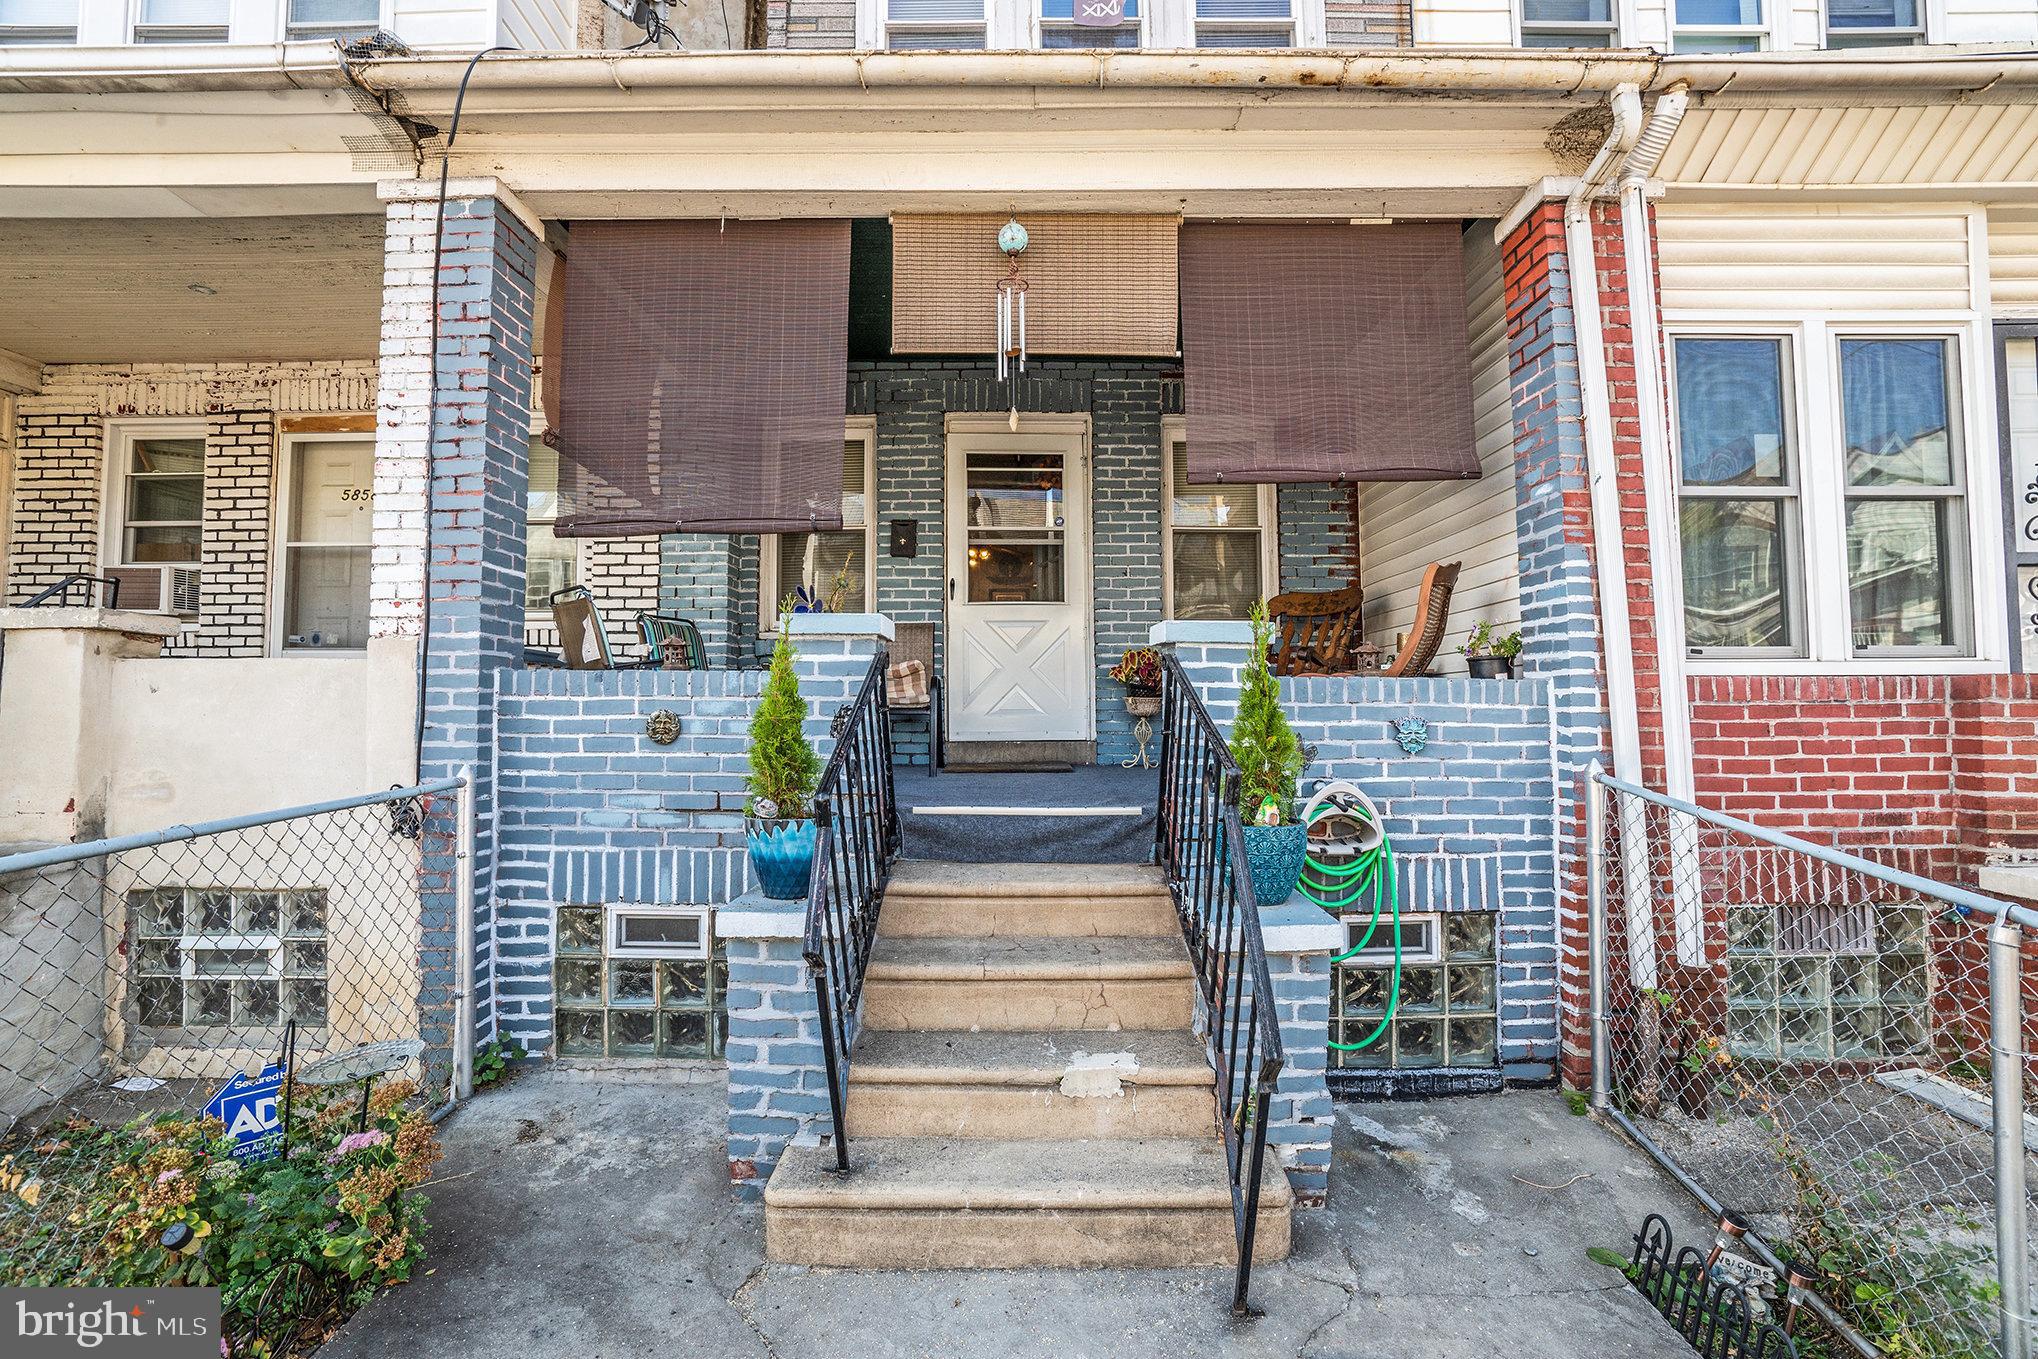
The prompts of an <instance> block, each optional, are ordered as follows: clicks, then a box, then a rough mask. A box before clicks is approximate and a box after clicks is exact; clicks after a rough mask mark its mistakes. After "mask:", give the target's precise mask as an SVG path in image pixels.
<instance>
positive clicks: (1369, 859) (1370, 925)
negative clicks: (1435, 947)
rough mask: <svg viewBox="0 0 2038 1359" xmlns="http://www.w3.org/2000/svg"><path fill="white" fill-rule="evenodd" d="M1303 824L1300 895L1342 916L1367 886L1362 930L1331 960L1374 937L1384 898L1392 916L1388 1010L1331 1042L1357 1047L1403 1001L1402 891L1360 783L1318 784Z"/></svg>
mask: <svg viewBox="0 0 2038 1359" xmlns="http://www.w3.org/2000/svg"><path fill="white" fill-rule="evenodd" d="M1302 824H1303V825H1304V826H1307V827H1308V828H1309V829H1308V836H1309V849H1308V854H1307V856H1306V857H1305V858H1304V860H1303V863H1302V879H1301V882H1300V883H1299V884H1298V886H1299V887H1300V889H1301V892H1302V895H1303V896H1305V897H1307V898H1308V899H1309V900H1310V901H1313V902H1315V903H1316V904H1317V905H1318V906H1320V907H1322V908H1323V909H1324V910H1326V911H1328V912H1330V913H1331V914H1332V915H1334V916H1338V917H1339V919H1342V918H1343V917H1342V915H1341V914H1340V913H1341V912H1343V911H1345V910H1347V909H1349V908H1350V907H1351V906H1352V905H1353V903H1355V902H1357V901H1358V900H1359V899H1360V898H1361V897H1363V896H1365V895H1366V894H1367V893H1368V892H1369V891H1370V892H1371V894H1372V898H1373V916H1372V919H1371V920H1370V921H1368V922H1367V924H1366V929H1365V932H1364V933H1363V934H1361V935H1360V936H1359V939H1358V941H1357V942H1356V943H1354V944H1353V945H1352V946H1351V947H1350V948H1348V949H1346V950H1345V951H1344V952H1342V953H1338V954H1334V955H1333V956H1332V957H1331V960H1330V961H1331V962H1332V963H1333V964H1336V963H1341V962H1344V961H1345V960H1347V959H1349V958H1352V957H1354V956H1356V955H1357V954H1359V953H1361V952H1363V951H1364V950H1365V948H1366V946H1367V945H1368V944H1370V943H1372V941H1373V935H1374V934H1375V933H1376V932H1377V931H1378V930H1379V928H1380V909H1381V906H1382V905H1383V904H1384V905H1385V906H1386V908H1387V910H1388V911H1389V912H1390V913H1391V914H1392V917H1393V925H1392V937H1393V941H1394V964H1393V970H1392V972H1391V974H1390V976H1389V979H1388V985H1387V1010H1386V1013H1385V1014H1383V1015H1382V1016H1381V1017H1380V1023H1379V1026H1378V1027H1377V1028H1375V1029H1374V1030H1373V1031H1372V1032H1371V1033H1369V1034H1367V1035H1366V1036H1365V1037H1364V1038H1362V1039H1360V1040H1359V1041H1358V1042H1356V1043H1338V1042H1332V1043H1330V1044H1329V1046H1330V1047H1331V1048H1333V1049H1334V1050H1336V1051H1338V1052H1358V1051H1360V1050H1361V1049H1363V1048H1368V1047H1371V1046H1372V1045H1373V1044H1374V1043H1376V1042H1378V1041H1379V1040H1380V1037H1381V1036H1382V1035H1383V1034H1385V1033H1386V1032H1387V1026H1388V1025H1389V1024H1390V1023H1392V1022H1393V1019H1394V1012H1395V1011H1396V1010H1397V1009H1399V1008H1400V1005H1401V897H1400V892H1399V891H1398V890H1397V889H1398V887H1399V881H1398V878H1397V876H1396V874H1395V871H1394V847H1393V846H1392V845H1391V844H1389V843H1388V840H1387V824H1386V820H1385V818H1383V817H1382V816H1381V815H1380V809H1379V808H1378V807H1376V806H1374V805H1373V800H1372V799H1371V798H1369V797H1367V796H1366V793H1365V790H1364V789H1362V788H1360V787H1359V786H1358V785H1357V784H1355V783H1352V782H1351V781H1350V780H1347V779H1333V780H1331V781H1330V782H1328V783H1325V784H1324V785H1323V786H1322V787H1320V788H1318V789H1317V790H1316V793H1315V795H1314V796H1313V797H1311V798H1310V799H1309V801H1308V803H1307V804H1305V805H1304V807H1303V809H1302Z"/></svg>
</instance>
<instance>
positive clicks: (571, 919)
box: [552, 906, 729, 1057]
mask: <svg viewBox="0 0 2038 1359" xmlns="http://www.w3.org/2000/svg"><path fill="white" fill-rule="evenodd" d="M605 915H606V911H605V909H604V908H603V907H600V906H563V907H561V908H560V910H559V927H558V943H557V947H556V950H555V953H556V956H555V958H554V960H553V963H552V988H553V1002H552V1004H553V1016H554V1018H553V1032H554V1036H555V1038H556V1041H557V1051H558V1055H559V1056H561V1057H720V1056H721V1055H722V1048H723V1045H724V1044H725V1043H727V1041H728V1038H729V1014H728V1010H727V1008H726V1006H725V1005H724V1003H723V999H722V997H723V995H724V994H725V993H726V991H727V990H728V985H729V958H728V953H727V951H726V950H725V949H724V947H723V945H722V943H721V941H720V940H718V939H713V938H712V937H711V938H710V940H709V954H710V956H709V957H706V958H645V957H637V956H628V957H616V956H613V955H612V954H611V953H610V951H609V948H608V940H609V938H610V937H611V935H610V931H609V930H608V929H607V928H606V927H605V926H606V924H607V922H606V920H605V919H604V917H605Z"/></svg>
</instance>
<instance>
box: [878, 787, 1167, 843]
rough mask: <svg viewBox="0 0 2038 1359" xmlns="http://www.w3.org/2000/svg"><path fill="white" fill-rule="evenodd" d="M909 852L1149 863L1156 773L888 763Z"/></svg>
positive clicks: (1156, 791)
mask: <svg viewBox="0 0 2038 1359" xmlns="http://www.w3.org/2000/svg"><path fill="white" fill-rule="evenodd" d="M894 778H895V782H896V787H897V790H898V796H899V814H900V821H901V822H902V823H903V829H904V832H905V840H906V843H905V857H907V858H909V859H937V860H945V861H947V862H950V863H1145V862H1146V861H1147V860H1148V858H1149V857H1151V855H1152V853H1153V818H1154V809H1155V806H1156V803H1157V800H1158V798H1159V795H1160V774H1159V772H1158V771H1156V770H1152V769H1120V768H1118V767H1117V766H1115V765H1080V766H1078V767H1076V768H1074V769H1070V770H1068V771H1066V772H1063V773H1057V774H1000V773H986V772H983V771H980V770H970V769H964V770H956V769H950V770H943V771H941V772H940V773H938V774H935V775H934V776H933V777H931V778H930V777H928V774H927V770H926V768H925V767H924V766H921V767H914V768H908V767H906V766H903V765H902V766H900V767H899V768H898V769H897V770H895V771H894Z"/></svg>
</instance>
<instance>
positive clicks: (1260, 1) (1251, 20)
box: [1189, 0, 1301, 47]
mask: <svg viewBox="0 0 2038 1359" xmlns="http://www.w3.org/2000/svg"><path fill="white" fill-rule="evenodd" d="M1299 2H1300V0H1189V3H1190V4H1191V5H1193V6H1194V7H1195V15H1196V46H1198V47H1296V46H1300V45H1301V44H1300V43H1299V42H1298V41H1297V35H1296V28H1295V9H1296V6H1297V4H1298V3H1299Z"/></svg>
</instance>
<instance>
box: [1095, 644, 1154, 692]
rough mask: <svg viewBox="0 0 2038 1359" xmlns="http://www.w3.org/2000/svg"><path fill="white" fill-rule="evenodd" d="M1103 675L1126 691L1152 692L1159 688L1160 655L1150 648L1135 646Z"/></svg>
mask: <svg viewBox="0 0 2038 1359" xmlns="http://www.w3.org/2000/svg"><path fill="white" fill-rule="evenodd" d="M1104 673H1105V674H1107V675H1109V676H1110V677H1111V678H1112V679H1115V680H1117V681H1118V682H1119V683H1120V684H1122V685H1124V686H1125V687H1126V688H1128V689H1143V690H1146V691H1148V692H1153V691H1156V690H1158V689H1159V688H1160V687H1161V654H1160V652H1158V651H1156V650H1154V649H1153V648H1152V647H1150V646H1136V647H1133V648H1132V649H1131V650H1129V651H1127V652H1126V653H1125V655H1124V656H1122V657H1121V658H1120V659H1119V661H1118V664H1116V665H1114V666H1112V667H1111V668H1110V669H1109V670H1107V671H1105V672H1104Z"/></svg>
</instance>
